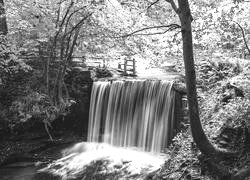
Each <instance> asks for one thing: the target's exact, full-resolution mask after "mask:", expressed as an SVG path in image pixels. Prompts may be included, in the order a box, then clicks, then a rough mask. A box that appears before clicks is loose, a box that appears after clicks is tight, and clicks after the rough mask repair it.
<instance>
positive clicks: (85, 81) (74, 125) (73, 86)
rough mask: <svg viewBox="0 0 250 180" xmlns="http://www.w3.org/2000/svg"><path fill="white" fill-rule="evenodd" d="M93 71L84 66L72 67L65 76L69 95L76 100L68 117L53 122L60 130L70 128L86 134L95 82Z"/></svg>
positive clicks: (80, 133)
mask: <svg viewBox="0 0 250 180" xmlns="http://www.w3.org/2000/svg"><path fill="white" fill-rule="evenodd" d="M91 74H92V72H91V71H89V70H85V69H83V68H72V69H71V71H70V72H68V74H67V76H66V77H65V83H66V85H67V87H68V91H69V96H70V97H71V98H72V99H73V100H74V101H75V102H76V103H74V104H73V105H72V106H71V107H70V113H69V114H68V115H66V117H63V118H59V119H58V120H56V121H55V122H54V123H53V127H55V129H58V130H69V131H73V132H75V133H78V134H79V135H86V134H87V130H88V118H89V106H90V97H91V89H92V84H93V79H92V77H91V76H92V75H91Z"/></svg>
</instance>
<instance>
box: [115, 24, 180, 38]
mask: <svg viewBox="0 0 250 180" xmlns="http://www.w3.org/2000/svg"><path fill="white" fill-rule="evenodd" d="M160 28H168V29H167V30H165V31H163V32H158V33H148V34H146V33H145V34H137V33H139V32H142V31H146V30H150V29H160ZM178 28H181V26H180V25H179V24H169V25H161V26H152V27H145V28H142V29H139V30H136V31H134V32H132V33H129V34H125V35H123V36H119V37H118V38H125V37H129V36H132V35H154V34H164V33H166V32H168V31H173V30H175V29H178Z"/></svg>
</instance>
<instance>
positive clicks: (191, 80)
mask: <svg viewBox="0 0 250 180" xmlns="http://www.w3.org/2000/svg"><path fill="white" fill-rule="evenodd" d="M178 4H179V10H178V11H179V12H178V13H179V17H180V21H181V28H182V29H181V32H182V40H183V58H184V64H185V75H186V86H187V97H188V106H189V118H190V124H191V131H192V135H193V139H194V142H195V143H196V144H197V146H198V148H199V149H200V151H201V152H202V153H203V154H205V155H209V156H210V157H211V156H214V155H216V154H217V151H216V149H215V148H214V146H213V145H212V144H211V143H210V142H209V140H208V139H207V136H206V135H205V133H204V131H203V128H202V125H201V121H200V117H199V109H198V101H197V92H196V75H195V67H194V57H193V42H192V28H191V22H192V16H191V12H190V8H189V2H188V0H178Z"/></svg>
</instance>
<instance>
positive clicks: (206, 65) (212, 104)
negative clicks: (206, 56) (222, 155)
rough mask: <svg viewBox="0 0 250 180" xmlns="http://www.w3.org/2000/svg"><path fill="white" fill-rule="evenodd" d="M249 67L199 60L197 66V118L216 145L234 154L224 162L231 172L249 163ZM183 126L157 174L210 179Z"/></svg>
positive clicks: (186, 125) (183, 123)
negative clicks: (234, 153)
mask: <svg viewBox="0 0 250 180" xmlns="http://www.w3.org/2000/svg"><path fill="white" fill-rule="evenodd" d="M249 66H250V64H249V63H248V62H247V61H243V63H242V62H238V61H229V60H223V61H216V62H211V61H201V64H200V65H199V66H198V67H199V68H198V69H197V71H198V72H197V74H198V75H197V76H198V78H197V81H198V85H199V88H198V97H199V105H200V118H201V121H202V125H203V128H204V131H205V133H206V135H207V136H208V138H209V139H210V141H212V143H213V144H215V145H216V146H217V147H218V148H222V149H225V150H226V151H233V152H236V153H237V159H236V161H235V162H234V163H231V162H226V161H225V162H223V165H224V166H225V167H227V168H228V169H230V171H231V172H233V173H235V172H237V171H238V170H239V169H241V168H243V167H245V166H247V165H249V164H250V158H249V153H248V150H247V149H249V145H250V139H249V137H250V136H249V132H250V126H249V125H250V92H249V87H250V75H249V74H248V73H249V72H247V69H248V68H249ZM225 97H227V98H225ZM182 127H183V128H182V130H181V132H179V133H178V134H177V135H176V136H175V138H174V140H173V143H172V146H171V147H170V149H169V154H170V156H171V158H170V160H169V161H167V162H166V164H165V166H164V168H163V172H160V173H159V174H160V177H163V178H166V179H196V178H198V179H199V178H202V179H213V174H211V169H210V170H209V169H208V167H209V165H208V164H207V162H206V159H204V157H203V156H202V155H201V153H200V152H199V150H198V148H197V147H196V145H195V143H194V142H193V139H192V134H191V131H190V127H189V123H188V122H182ZM228 161H230V160H228ZM208 172H210V173H208ZM214 177H216V175H215V176H214Z"/></svg>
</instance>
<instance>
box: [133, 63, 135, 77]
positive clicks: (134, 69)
mask: <svg viewBox="0 0 250 180" xmlns="http://www.w3.org/2000/svg"><path fill="white" fill-rule="evenodd" d="M133 76H135V59H133Z"/></svg>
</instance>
